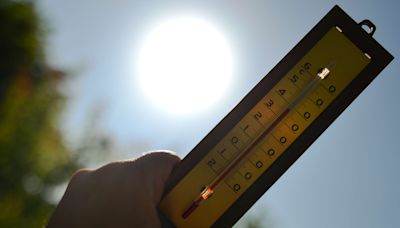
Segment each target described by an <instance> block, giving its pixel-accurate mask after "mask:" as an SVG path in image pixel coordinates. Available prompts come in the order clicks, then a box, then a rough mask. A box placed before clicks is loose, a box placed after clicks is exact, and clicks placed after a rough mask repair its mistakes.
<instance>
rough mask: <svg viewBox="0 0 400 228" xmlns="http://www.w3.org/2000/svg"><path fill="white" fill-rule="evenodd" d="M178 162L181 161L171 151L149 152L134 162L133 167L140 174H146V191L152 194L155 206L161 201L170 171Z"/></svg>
mask: <svg viewBox="0 0 400 228" xmlns="http://www.w3.org/2000/svg"><path fill="white" fill-rule="evenodd" d="M180 161H181V159H180V158H179V157H178V156H177V155H176V154H175V153H173V152H171V151H157V152H151V153H148V154H145V155H143V156H142V157H140V158H138V159H137V160H135V165H136V166H138V167H139V168H140V170H141V171H142V173H146V179H145V180H146V182H147V183H146V184H148V185H147V186H148V188H147V189H148V190H150V193H152V194H153V197H152V198H153V200H154V204H155V205H157V204H158V203H159V202H160V200H161V197H162V194H163V192H164V186H165V183H166V182H167V180H168V177H169V175H170V174H171V171H172V170H173V168H174V167H175V166H176V165H177V164H178V163H179V162H180Z"/></svg>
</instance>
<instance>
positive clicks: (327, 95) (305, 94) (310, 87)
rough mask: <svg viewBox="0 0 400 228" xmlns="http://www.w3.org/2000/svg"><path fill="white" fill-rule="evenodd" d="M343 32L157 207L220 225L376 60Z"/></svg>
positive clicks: (316, 48)
mask: <svg viewBox="0 0 400 228" xmlns="http://www.w3.org/2000/svg"><path fill="white" fill-rule="evenodd" d="M335 10H336V11H338V10H339V9H338V7H336V8H334V10H333V11H335ZM336 13H337V12H336ZM324 26H327V25H324ZM344 30H345V29H344V28H342V27H341V26H339V25H335V24H331V25H330V26H329V27H328V28H327V29H326V30H325V32H324V33H323V35H322V36H321V37H320V39H318V40H316V41H315V42H314V43H313V46H311V47H310V48H309V50H308V51H307V52H306V53H305V54H304V55H303V56H302V57H301V58H299V60H298V61H296V62H295V63H294V64H292V66H291V67H290V68H289V69H288V70H287V71H285V72H284V75H283V76H282V77H280V78H279V80H277V81H276V83H275V84H274V85H272V86H271V87H270V88H271V89H269V90H267V91H265V94H264V95H263V96H261V97H260V98H259V99H258V100H257V102H254V105H253V106H252V107H250V108H248V110H246V113H245V114H244V115H243V116H242V117H241V118H240V119H239V120H238V121H237V122H236V123H235V124H233V125H232V127H231V128H230V130H228V131H226V134H225V135H224V136H223V137H221V138H220V140H219V141H218V142H217V143H215V145H214V146H213V147H211V149H210V150H209V151H208V152H206V154H205V155H204V156H203V157H202V158H201V159H199V161H198V162H197V163H196V164H195V165H193V167H191V169H190V170H189V171H188V172H187V173H186V174H185V175H184V176H183V177H182V178H181V179H179V181H178V182H177V183H176V184H174V186H173V187H172V188H170V189H169V190H168V191H167V192H166V194H165V195H164V197H163V199H162V201H161V203H160V204H159V208H160V211H161V212H162V214H163V215H165V216H166V217H167V218H168V220H169V221H171V222H172V223H173V224H174V226H176V227H210V226H213V225H215V223H216V221H217V220H218V219H220V218H221V216H223V215H224V214H225V213H226V212H227V210H228V209H230V207H232V205H233V204H234V203H235V202H236V201H237V200H238V199H239V198H241V197H242V195H243V194H245V193H246V191H247V190H248V189H249V188H250V187H251V186H252V185H254V184H255V182H257V180H258V179H259V178H260V177H261V176H262V175H264V174H265V173H266V172H269V170H270V168H271V167H272V166H273V165H274V163H276V161H277V160H278V159H279V158H280V157H281V155H283V154H285V153H288V152H287V151H288V148H290V147H291V145H292V144H293V143H294V142H296V140H298V138H299V137H301V136H302V134H303V132H305V131H306V130H307V129H308V128H310V126H311V125H312V124H313V122H314V121H315V120H316V119H317V118H318V117H319V116H320V115H322V114H323V113H324V112H325V115H327V114H326V113H327V112H328V115H329V112H330V110H329V109H328V107H330V105H331V103H333V102H334V101H335V100H336V99H337V97H338V96H340V95H341V94H342V91H344V90H345V89H346V88H347V87H349V85H350V84H351V83H352V81H353V80H354V79H355V78H356V77H357V76H359V75H360V73H361V72H362V71H363V70H364V69H365V68H366V67H367V66H368V65H369V64H370V63H371V61H372V60H373V58H374V56H371V55H370V54H369V53H366V52H365V51H363V50H361V49H360V47H359V46H357V45H356V44H355V43H354V42H353V41H352V40H350V39H349V38H348V37H347V36H346V35H345V34H344ZM321 75H322V76H321ZM267 77H268V76H267ZM359 92H361V90H360V91H358V90H357V93H359ZM355 95H356V94H355ZM342 96H343V94H342ZM332 121H333V120H332ZM314 127H315V126H314ZM317 128H318V126H317ZM323 130H324V129H323ZM323 130H322V131H323ZM322 131H321V133H322Z"/></svg>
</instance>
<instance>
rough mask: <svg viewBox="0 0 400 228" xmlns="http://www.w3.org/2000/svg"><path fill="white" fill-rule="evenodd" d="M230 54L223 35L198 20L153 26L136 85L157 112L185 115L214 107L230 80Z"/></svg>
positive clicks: (167, 22) (140, 57)
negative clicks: (160, 110) (158, 109)
mask: <svg viewBox="0 0 400 228" xmlns="http://www.w3.org/2000/svg"><path fill="white" fill-rule="evenodd" d="M232 71H233V60H232V52H231V50H230V47H229V45H228V42H227V41H226V40H225V38H224V37H223V35H222V34H221V33H220V32H219V31H218V30H217V29H216V28H214V27H213V26H211V25H210V24H208V23H207V22H206V21H204V20H201V19H198V18H176V19H171V20H167V21H164V22H163V23H160V24H159V25H158V26H155V27H154V28H153V29H152V30H151V32H149V34H148V35H147V36H146V38H145V40H144V42H143V45H142V47H141V50H140V52H139V58H138V75H137V76H138V77H137V79H138V84H139V87H140V89H141V90H142V92H143V93H144V94H145V97H146V98H147V99H148V101H149V102H151V103H152V104H153V105H154V106H156V107H157V108H160V109H162V110H163V111H165V112H169V113H174V114H188V113H195V112H200V111H202V110H205V109H207V108H210V107H212V106H213V105H215V104H216V103H217V102H218V101H219V100H221V98H222V97H223V96H224V95H225V94H226V92H227V90H228V88H229V87H230V84H231V81H232V73H233V72H232Z"/></svg>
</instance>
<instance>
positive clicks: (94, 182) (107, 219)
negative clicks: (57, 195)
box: [48, 152, 180, 228]
mask: <svg viewBox="0 0 400 228" xmlns="http://www.w3.org/2000/svg"><path fill="white" fill-rule="evenodd" d="M179 161H180V159H179V157H177V156H176V155H173V154H172V153H168V152H155V153H149V154H146V155H144V156H142V157H140V158H138V159H136V160H126V161H118V162H113V163H110V164H107V165H105V166H103V167H101V168H99V169H96V170H93V171H91V170H80V171H78V172H77V173H75V175H74V176H73V177H72V179H71V181H70V183H69V184H68V187H67V190H66V192H65V194H64V196H63V198H62V199H61V201H60V203H59V205H58V206H57V209H56V210H55V212H54V214H53V216H52V217H51V219H50V221H49V224H48V227H49V228H52V227H161V223H160V219H159V217H158V212H157V205H158V203H159V202H160V200H161V196H162V193H163V191H164V185H165V182H166V181H167V179H168V176H169V174H170V173H171V171H172V168H173V167H174V166H175V165H176V164H177V163H178V162H179Z"/></svg>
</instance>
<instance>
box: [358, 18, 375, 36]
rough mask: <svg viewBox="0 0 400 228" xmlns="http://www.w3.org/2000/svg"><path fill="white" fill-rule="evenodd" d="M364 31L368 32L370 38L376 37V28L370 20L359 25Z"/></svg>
mask: <svg viewBox="0 0 400 228" xmlns="http://www.w3.org/2000/svg"><path fill="white" fill-rule="evenodd" d="M359 25H360V26H361V28H362V29H364V31H365V32H367V33H368V34H369V35H370V36H372V35H374V33H375V30H376V27H375V25H374V24H373V23H372V22H371V21H370V20H363V21H361V22H360V23H359Z"/></svg>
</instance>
